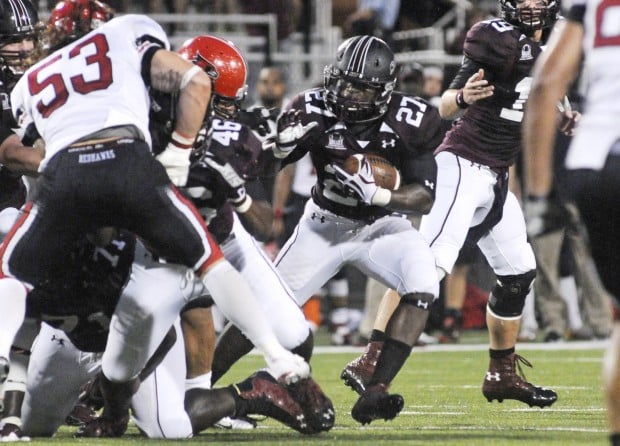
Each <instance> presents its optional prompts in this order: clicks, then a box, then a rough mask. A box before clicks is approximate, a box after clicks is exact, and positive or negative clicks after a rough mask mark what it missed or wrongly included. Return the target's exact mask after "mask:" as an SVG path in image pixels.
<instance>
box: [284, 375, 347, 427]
mask: <svg viewBox="0 0 620 446" xmlns="http://www.w3.org/2000/svg"><path fill="white" fill-rule="evenodd" d="M287 388H288V390H289V393H290V394H291V395H292V396H293V398H294V399H295V401H297V402H298V403H299V405H300V406H301V409H302V410H303V412H304V414H305V416H306V421H307V422H308V424H309V425H310V426H311V427H312V429H314V430H315V431H316V432H326V431H328V430H330V429H331V428H332V427H334V422H335V419H336V415H335V412H334V405H333V404H332V402H331V400H330V399H329V398H328V397H327V395H325V393H323V390H321V388H320V387H319V385H318V384H317V382H316V381H315V380H314V379H312V378H305V379H301V380H299V381H297V382H296V383H294V384H289V385H288V386H287Z"/></svg>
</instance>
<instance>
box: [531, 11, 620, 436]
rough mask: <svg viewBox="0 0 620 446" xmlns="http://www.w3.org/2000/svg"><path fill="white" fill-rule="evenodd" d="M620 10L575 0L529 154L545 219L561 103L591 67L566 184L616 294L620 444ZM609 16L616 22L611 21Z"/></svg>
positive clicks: (535, 196) (610, 389)
mask: <svg viewBox="0 0 620 446" xmlns="http://www.w3.org/2000/svg"><path fill="white" fill-rule="evenodd" d="M614 13H615V7H614V5H613V4H612V3H608V2H605V1H600V0H579V1H573V2H572V5H571V8H570V9H569V11H568V14H567V20H566V24H565V26H564V27H563V28H558V29H557V30H554V32H553V34H552V35H551V38H550V40H549V45H548V49H547V50H546V52H545V53H544V54H543V56H542V57H541V58H539V60H538V62H537V63H536V65H535V67H534V72H533V80H532V92H531V95H530V99H529V101H528V103H527V113H526V118H525V121H524V155H525V157H524V159H525V167H526V170H525V179H526V188H527V192H528V199H527V201H526V203H525V204H526V209H527V210H529V211H530V214H531V215H533V216H536V217H538V218H540V219H543V218H545V216H546V213H547V212H548V211H549V206H547V197H548V194H549V193H550V190H551V185H552V184H553V165H554V159H553V140H554V137H555V126H556V122H557V104H558V101H561V100H562V97H563V96H564V95H565V94H566V92H567V91H568V89H569V87H570V86H571V84H572V83H573V82H574V80H575V78H576V77H577V75H578V74H579V70H580V67H583V68H584V71H583V73H582V79H584V80H586V85H584V90H583V91H585V92H586V95H585V108H584V110H585V113H584V115H583V118H582V119H581V120H580V122H579V127H578V128H577V131H576V134H575V137H574V138H573V141H572V143H571V146H570V148H569V152H568V155H567V158H566V164H565V167H566V168H567V169H568V170H567V175H566V176H567V181H566V183H565V184H567V185H569V188H568V190H569V193H570V195H571V197H572V198H573V199H575V202H576V203H577V205H578V206H579V210H580V212H581V215H582V217H583V221H584V222H585V224H586V227H587V230H588V236H589V237H588V238H589V240H590V245H591V249H592V256H593V258H594V260H595V262H596V266H597V269H598V272H599V274H600V277H601V279H602V281H603V283H604V285H605V287H606V289H607V290H608V291H609V292H610V293H611V295H612V296H613V297H614V298H615V305H614V324H613V331H612V335H611V342H610V343H609V348H608V349H607V351H606V352H605V357H604V359H603V385H604V389H605V399H606V404H607V420H608V424H609V433H610V444H611V445H613V446H616V445H620V397H619V394H618V391H619V389H620V373H619V370H620V369H619V366H618V364H619V357H618V352H620V348H619V347H620V323H619V321H620V313H619V312H618V297H619V296H620V282H619V281H618V278H619V277H620V271H619V269H618V268H619V266H620V262H619V261H618V252H619V251H620V246H619V241H620V237H619V235H620V234H618V220H619V219H620V216H619V215H618V211H619V210H620V203H618V192H617V191H618V187H619V186H620V184H619V181H620V176H619V175H618V173H619V172H620V129H619V128H618V118H619V117H620V109H619V107H618V101H617V100H616V98H617V96H616V94H615V93H614V92H617V91H618V88H619V83H618V82H619V79H620V78H619V75H620V70H619V67H618V66H617V65H616V64H610V61H611V60H616V59H615V58H616V56H618V55H619V54H620V40H618V31H619V28H618V26H617V24H618V21H617V20H614V18H613V17H614ZM608 24H609V25H612V24H614V25H615V27H614V26H610V27H609V28H608V27H607V25H608ZM612 31H613V32H612ZM584 57H585V60H584V59H583V58H584Z"/></svg>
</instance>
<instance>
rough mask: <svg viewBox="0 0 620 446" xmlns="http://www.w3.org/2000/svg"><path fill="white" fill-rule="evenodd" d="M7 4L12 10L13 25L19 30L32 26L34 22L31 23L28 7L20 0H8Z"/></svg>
mask: <svg viewBox="0 0 620 446" xmlns="http://www.w3.org/2000/svg"><path fill="white" fill-rule="evenodd" d="M9 5H11V9H12V10H13V16H14V17H15V25H16V27H17V29H18V30H19V31H21V30H23V29H24V28H26V29H29V28H32V27H33V25H34V23H31V21H30V15H29V14H28V9H27V8H26V5H24V2H23V1H22V0H9Z"/></svg>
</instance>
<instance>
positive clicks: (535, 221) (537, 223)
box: [523, 197, 549, 237]
mask: <svg viewBox="0 0 620 446" xmlns="http://www.w3.org/2000/svg"><path fill="white" fill-rule="evenodd" d="M548 210H549V202H548V201H547V199H546V198H544V197H537V198H530V197H527V198H526V199H525V201H524V202H523V215H524V217H525V227H526V230H527V235H529V236H530V237H537V236H539V235H541V234H542V233H543V232H545V229H546V227H547V224H546V221H545V220H546V216H547V212H548Z"/></svg>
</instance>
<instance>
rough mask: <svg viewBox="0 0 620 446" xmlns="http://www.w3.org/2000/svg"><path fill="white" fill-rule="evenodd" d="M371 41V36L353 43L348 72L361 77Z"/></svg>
mask: <svg viewBox="0 0 620 446" xmlns="http://www.w3.org/2000/svg"><path fill="white" fill-rule="evenodd" d="M373 39H374V37H372V36H364V37H362V38H361V39H359V40H358V41H357V42H356V43H355V47H354V48H353V52H352V53H351V59H350V60H349V65H348V66H347V71H348V72H352V73H356V74H359V75H360V77H363V74H364V66H365V65H366V58H367V57H368V51H369V50H370V46H371V44H372V41H373Z"/></svg>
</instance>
